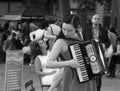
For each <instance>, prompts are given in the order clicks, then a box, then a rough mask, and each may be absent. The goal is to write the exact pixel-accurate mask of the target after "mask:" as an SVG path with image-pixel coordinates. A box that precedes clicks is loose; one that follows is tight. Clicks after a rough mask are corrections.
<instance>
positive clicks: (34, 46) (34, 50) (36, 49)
mask: <svg viewBox="0 0 120 91" xmlns="http://www.w3.org/2000/svg"><path fill="white" fill-rule="evenodd" d="M42 54H43V53H42V51H41V47H40V46H39V44H38V42H37V41H32V42H31V56H32V58H33V60H34V59H35V58H36V57H37V56H38V55H42Z"/></svg>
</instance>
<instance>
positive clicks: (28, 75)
mask: <svg viewBox="0 0 120 91" xmlns="http://www.w3.org/2000/svg"><path fill="white" fill-rule="evenodd" d="M4 78H5V64H0V91H4V80H5V79H4ZM29 80H33V86H34V88H35V91H41V90H40V83H39V78H38V76H37V75H36V73H35V69H34V66H32V67H31V66H29V65H23V79H22V91H25V87H24V84H25V83H26V82H27V81H29ZM101 91H120V74H119V75H117V77H115V78H107V77H106V76H105V75H104V76H103V83H102V90H101Z"/></svg>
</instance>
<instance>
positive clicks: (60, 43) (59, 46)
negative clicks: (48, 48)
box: [53, 39, 67, 51]
mask: <svg viewBox="0 0 120 91" xmlns="http://www.w3.org/2000/svg"><path fill="white" fill-rule="evenodd" d="M53 47H54V48H55V49H60V50H61V51H65V50H67V43H66V41H65V40H64V39H58V40H57V41H56V42H55V44H54V46H53Z"/></svg>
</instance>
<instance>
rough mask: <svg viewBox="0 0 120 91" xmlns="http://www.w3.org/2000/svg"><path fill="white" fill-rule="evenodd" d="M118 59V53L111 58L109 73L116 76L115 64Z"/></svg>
mask: <svg viewBox="0 0 120 91" xmlns="http://www.w3.org/2000/svg"><path fill="white" fill-rule="evenodd" d="M117 60H118V55H113V56H112V57H111V59H110V64H109V73H110V75H111V76H115V68H116V67H115V66H116V62H117Z"/></svg>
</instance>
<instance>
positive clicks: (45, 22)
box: [39, 20, 49, 29]
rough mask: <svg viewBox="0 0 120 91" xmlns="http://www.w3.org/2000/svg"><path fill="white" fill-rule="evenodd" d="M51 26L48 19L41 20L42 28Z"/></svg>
mask: <svg viewBox="0 0 120 91" xmlns="http://www.w3.org/2000/svg"><path fill="white" fill-rule="evenodd" d="M48 26H49V23H48V21H46V20H43V21H42V22H41V24H40V26H39V27H40V28H41V29H45V28H46V27H48Z"/></svg>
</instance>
